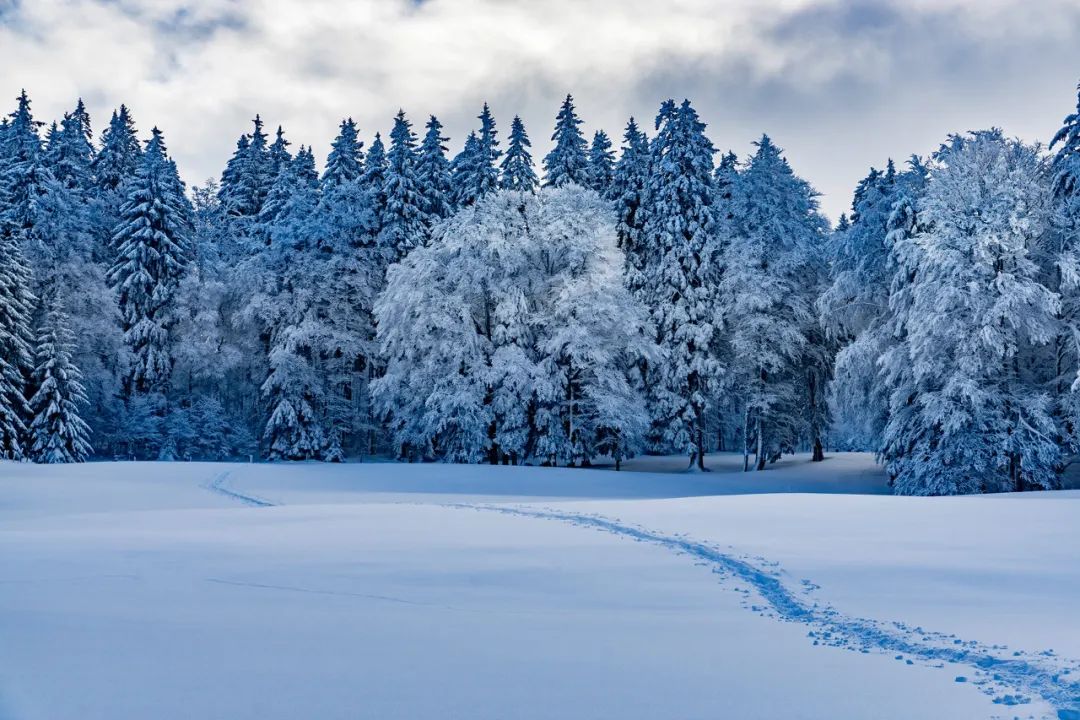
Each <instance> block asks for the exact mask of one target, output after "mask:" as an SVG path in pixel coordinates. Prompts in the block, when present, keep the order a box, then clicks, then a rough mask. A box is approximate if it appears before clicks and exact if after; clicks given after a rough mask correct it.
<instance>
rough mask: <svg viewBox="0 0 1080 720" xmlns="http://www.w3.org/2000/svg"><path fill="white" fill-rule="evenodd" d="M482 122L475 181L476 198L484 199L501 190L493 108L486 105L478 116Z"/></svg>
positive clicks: (499, 152) (500, 153)
mask: <svg viewBox="0 0 1080 720" xmlns="http://www.w3.org/2000/svg"><path fill="white" fill-rule="evenodd" d="M477 119H478V120H480V133H479V135H477V141H478V142H477V158H478V160H477V167H476V176H475V179H474V183H475V187H476V196H477V197H483V196H484V195H487V194H488V193H490V192H494V191H495V190H498V189H499V157H501V156H502V151H501V150H499V139H498V132H497V131H496V130H495V117H494V116H493V115H492V114H491V108H489V107H488V104H487V103H484V109H483V110H481V112H480V114H479V115H478V116H477Z"/></svg>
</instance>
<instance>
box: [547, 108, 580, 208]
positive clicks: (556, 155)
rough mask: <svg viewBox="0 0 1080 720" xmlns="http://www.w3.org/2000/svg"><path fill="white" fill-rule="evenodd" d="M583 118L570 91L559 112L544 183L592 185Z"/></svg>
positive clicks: (548, 155) (556, 117) (558, 185)
mask: <svg viewBox="0 0 1080 720" xmlns="http://www.w3.org/2000/svg"><path fill="white" fill-rule="evenodd" d="M580 126H581V119H580V118H578V116H577V113H576V112H575V111H574V98H573V97H572V96H571V95H569V94H568V95H567V96H566V99H565V100H563V104H562V106H561V107H560V108H559V114H558V115H556V116H555V132H553V133H552V134H551V140H552V141H553V142H554V143H555V147H553V148H552V149H551V152H549V153H548V154H547V156H546V157H545V158H544V187H562V186H563V185H566V184H567V183H577V184H578V185H581V186H582V187H588V186H589V159H588V156H587V148H588V144H587V143H586V142H585V136H584V135H582V133H581V127H580Z"/></svg>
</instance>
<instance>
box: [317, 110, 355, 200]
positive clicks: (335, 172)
mask: <svg viewBox="0 0 1080 720" xmlns="http://www.w3.org/2000/svg"><path fill="white" fill-rule="evenodd" d="M363 149H364V143H363V142H361V141H360V139H359V136H358V134H357V130H356V123H355V122H353V119H352V118H347V119H345V120H342V121H341V127H340V129H339V131H338V135H337V137H336V138H334V142H333V143H332V144H331V146H330V154H329V155H327V156H326V169H325V170H324V171H323V176H322V183H323V186H324V187H327V188H329V187H331V186H334V185H340V184H341V183H345V182H349V181H351V180H356V179H357V178H359V177H360V176H361V175H363V173H364V156H363Z"/></svg>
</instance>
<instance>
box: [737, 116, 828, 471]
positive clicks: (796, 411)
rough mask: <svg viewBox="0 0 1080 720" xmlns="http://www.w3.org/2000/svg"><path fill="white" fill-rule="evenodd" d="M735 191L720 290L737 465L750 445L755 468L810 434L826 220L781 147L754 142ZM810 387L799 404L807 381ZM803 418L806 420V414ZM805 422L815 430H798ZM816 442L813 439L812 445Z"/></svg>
mask: <svg viewBox="0 0 1080 720" xmlns="http://www.w3.org/2000/svg"><path fill="white" fill-rule="evenodd" d="M756 146H757V152H756V153H755V154H754V156H753V157H752V158H751V159H750V162H749V163H748V164H747V167H746V169H745V170H744V171H743V172H742V173H741V174H740V176H739V181H738V183H737V184H736V186H735V191H734V198H733V201H732V202H733V205H732V211H733V212H732V214H733V221H732V222H731V223H730V229H729V233H728V238H727V242H726V245H725V247H724V250H723V254H722V265H723V267H724V275H723V278H722V280H721V283H720V290H721V293H722V297H723V307H724V320H725V326H726V329H727V330H728V334H729V337H730V342H731V347H732V353H733V370H734V375H735V378H734V379H735V382H736V387H737V390H738V392H740V394H741V395H742V397H743V405H744V424H743V427H744V431H743V438H744V451H743V453H744V467H745V466H746V458H747V456H748V454H749V450H750V448H749V444H750V442H754V443H755V445H756V448H755V450H754V452H755V456H756V459H757V469H758V470H761V469H764V467H765V463H766V462H767V461H769V460H774V459H776V458H777V457H779V455H780V454H781V453H782V452H791V451H793V450H794V448H795V447H796V444H797V443H798V441H799V440H800V438H801V437H803V436H805V434H806V433H808V432H810V431H811V430H814V429H816V430H817V431H820V429H821V426H820V422H821V417H820V416H818V415H816V413H815V411H820V410H822V409H823V405H821V404H820V391H821V390H822V388H821V385H822V384H823V382H821V377H820V374H819V373H816V372H812V371H811V370H809V369H808V368H807V367H806V366H805V363H806V362H807V361H808V358H809V359H810V362H812V363H817V362H820V355H819V351H820V348H819V347H815V345H814V343H813V339H814V338H812V337H811V335H815V334H816V333H817V313H816V312H815V311H814V305H813V303H814V300H815V299H816V297H817V295H818V292H819V288H818V284H819V276H820V273H821V272H822V268H823V266H822V264H821V263H822V259H823V248H822V245H823V240H824V237H825V228H826V223H825V221H824V219H823V218H822V217H821V216H820V215H819V214H818V211H817V201H816V200H815V196H816V193H815V192H814V191H813V189H812V188H811V187H810V185H809V184H808V183H807V182H806V181H805V180H802V179H801V178H799V177H797V176H796V175H795V174H794V173H793V172H792V170H791V167H790V166H789V165H788V163H787V160H785V159H784V157H783V156H782V155H781V152H780V149H779V148H778V147H776V145H775V144H773V142H772V141H771V140H770V139H769V137H768V136H767V135H765V136H762V138H761V140H759V141H758V142H757V143H756ZM808 376H809V377H811V378H812V379H814V378H816V380H817V381H818V382H817V384H816V385H814V387H813V388H812V389H814V390H816V391H817V392H816V393H813V394H812V396H811V397H810V398H809V400H810V401H812V402H810V407H807V402H808V398H807V397H806V392H807V384H806V383H807V377H808ZM808 411H809V414H808ZM808 420H810V421H811V423H812V424H813V425H814V426H815V427H813V428H811V427H808V426H807V421H808ZM817 439H818V438H814V440H817Z"/></svg>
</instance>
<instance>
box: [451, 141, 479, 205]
mask: <svg viewBox="0 0 1080 720" xmlns="http://www.w3.org/2000/svg"><path fill="white" fill-rule="evenodd" d="M479 167H480V139H479V138H478V137H477V136H476V133H475V132H471V133H469V135H468V136H467V137H466V138H465V145H464V147H462V148H461V152H459V153H458V154H457V155H455V156H454V160H453V161H452V162H451V163H450V179H451V187H452V189H453V198H454V205H455V207H458V208H463V207H468V206H469V205H472V204H473V203H475V202H476V201H477V200H479V199H480V194H479V190H478V183H477V181H476V178H477V175H478V173H479Z"/></svg>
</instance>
